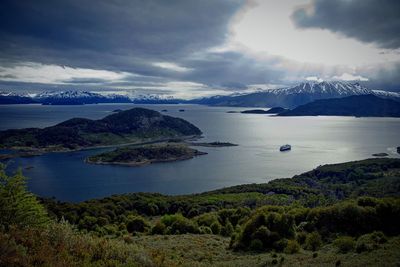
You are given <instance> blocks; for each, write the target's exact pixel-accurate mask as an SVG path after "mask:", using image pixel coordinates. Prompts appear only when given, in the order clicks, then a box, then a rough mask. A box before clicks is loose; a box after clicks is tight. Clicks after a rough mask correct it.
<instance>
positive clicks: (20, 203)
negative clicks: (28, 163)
mask: <svg viewBox="0 0 400 267" xmlns="http://www.w3.org/2000/svg"><path fill="white" fill-rule="evenodd" d="M4 168H5V166H4V165H2V164H0V226H2V227H4V228H5V229H8V228H10V226H12V225H15V226H18V227H21V228H24V227H30V226H45V225H46V224H47V223H48V222H49V218H48V216H47V212H46V210H45V209H44V207H43V206H42V205H41V204H40V203H39V202H38V201H37V199H36V197H35V196H34V195H33V194H32V193H30V192H28V191H27V186H26V178H25V177H24V176H23V175H22V173H21V171H18V172H17V173H16V174H15V175H13V176H8V175H7V174H6V173H5V171H4Z"/></svg>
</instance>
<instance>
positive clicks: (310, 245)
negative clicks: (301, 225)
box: [305, 232, 322, 251]
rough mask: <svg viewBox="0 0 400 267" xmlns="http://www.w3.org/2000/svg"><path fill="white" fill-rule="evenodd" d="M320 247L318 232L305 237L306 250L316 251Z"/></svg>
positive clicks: (320, 241)
mask: <svg viewBox="0 0 400 267" xmlns="http://www.w3.org/2000/svg"><path fill="white" fill-rule="evenodd" d="M321 245H322V240H321V236H320V235H319V234H318V232H312V233H310V234H308V235H307V238H306V242H305V248H306V249H308V250H312V251H316V250H317V249H319V248H320V247H321Z"/></svg>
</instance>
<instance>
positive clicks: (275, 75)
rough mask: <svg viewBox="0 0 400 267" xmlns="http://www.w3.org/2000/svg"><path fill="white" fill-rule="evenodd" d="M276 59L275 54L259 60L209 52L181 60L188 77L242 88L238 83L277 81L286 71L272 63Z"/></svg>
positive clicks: (223, 85)
mask: <svg viewBox="0 0 400 267" xmlns="http://www.w3.org/2000/svg"><path fill="white" fill-rule="evenodd" d="M278 62H279V58H278V57H271V58H270V59H268V60H260V59H255V58H253V57H250V56H248V55H245V54H242V53H239V52H224V53H211V52H209V53H207V54H205V55H203V56H202V57H201V59H197V60H186V61H184V62H183V64H184V65H185V66H187V67H189V68H192V69H193V71H190V72H187V73H184V74H183V75H184V78H185V79H187V80H192V81H197V82H202V83H205V84H208V85H215V86H221V87H227V88H231V89H234V90H236V89H244V87H243V86H238V85H244V84H246V85H247V84H259V83H273V82H278V81H279V82H280V79H281V78H283V76H284V74H285V71H284V70H282V69H279V68H277V67H276V66H275V65H276V63H278Z"/></svg>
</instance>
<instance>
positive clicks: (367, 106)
mask: <svg viewBox="0 0 400 267" xmlns="http://www.w3.org/2000/svg"><path fill="white" fill-rule="evenodd" d="M318 115H323V116H354V117H400V102H397V101H394V100H391V99H385V98H380V97H377V96H374V95H353V96H349V97H343V98H331V99H321V100H316V101H313V102H311V103H308V104H305V105H302V106H298V107H297V108H294V109H292V110H288V111H284V112H282V113H279V114H278V116H318Z"/></svg>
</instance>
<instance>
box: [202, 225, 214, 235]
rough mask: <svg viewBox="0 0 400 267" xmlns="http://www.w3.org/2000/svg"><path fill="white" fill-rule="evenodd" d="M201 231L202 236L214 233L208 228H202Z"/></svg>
mask: <svg viewBox="0 0 400 267" xmlns="http://www.w3.org/2000/svg"><path fill="white" fill-rule="evenodd" d="M199 231H200V234H203V235H206V234H207V235H211V234H212V233H213V232H212V231H211V228H210V227H208V226H200V227H199Z"/></svg>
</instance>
